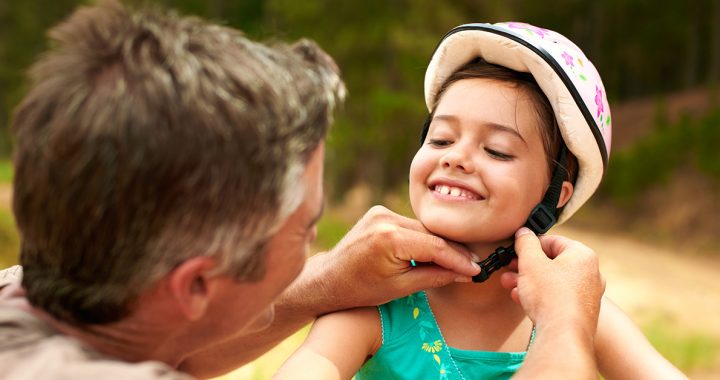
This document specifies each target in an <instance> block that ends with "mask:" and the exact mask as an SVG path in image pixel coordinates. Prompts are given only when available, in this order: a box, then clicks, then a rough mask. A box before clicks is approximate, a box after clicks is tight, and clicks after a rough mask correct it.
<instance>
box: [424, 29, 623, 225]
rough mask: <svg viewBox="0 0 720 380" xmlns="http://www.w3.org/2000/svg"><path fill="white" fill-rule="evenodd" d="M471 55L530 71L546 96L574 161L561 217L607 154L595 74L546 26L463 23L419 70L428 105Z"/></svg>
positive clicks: (595, 181) (587, 188) (581, 196)
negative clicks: (575, 169) (574, 177)
mask: <svg viewBox="0 0 720 380" xmlns="http://www.w3.org/2000/svg"><path fill="white" fill-rule="evenodd" d="M477 57H480V58H482V59H483V60H485V61H487V62H489V63H492V64H495V65H499V66H504V67H507V68H509V69H512V70H515V71H520V72H528V73H530V74H532V76H533V77H534V78H535V81H536V82H537V83H538V85H539V86H540V88H541V89H542V91H543V92H544V93H545V96H547V98H548V100H549V101H550V104H551V105H552V108H553V111H554V113H555V118H556V119H557V123H558V126H559V127H560V133H561V135H562V138H563V140H564V142H565V145H566V146H567V148H568V149H569V150H570V151H571V152H572V153H573V154H574V155H575V157H577V160H578V166H579V167H578V175H577V180H576V182H575V191H574V192H573V195H572V197H571V198H570V200H569V201H568V203H567V204H566V205H565V207H564V208H563V209H562V212H561V214H560V215H559V216H558V218H557V219H558V220H557V223H562V222H564V221H566V220H567V219H568V218H570V216H572V215H573V214H574V213H575V211H577V210H578V209H579V208H580V206H582V204H583V203H585V202H586V201H587V200H588V199H589V198H590V196H591V195H592V194H593V193H594V192H595V190H596V189H597V187H598V185H599V184H600V180H601V179H602V176H603V173H604V172H605V168H606V167H607V163H608V156H609V155H610V138H611V122H610V107H609V106H608V102H607V96H606V93H605V87H604V86H603V84H602V81H601V80H600V75H599V74H598V72H597V70H596V69H595V67H594V66H593V64H592V63H590V61H589V60H588V59H587V57H585V54H583V52H582V51H581V50H580V48H578V47H577V46H576V45H575V44H574V43H572V42H571V41H570V40H568V39H567V38H565V37H563V36H562V35H560V34H558V33H556V32H553V31H551V30H547V29H542V28H538V27H535V26H532V25H529V24H525V23H518V22H505V23H498V24H465V25H461V26H458V27H456V28H454V29H452V30H451V31H450V32H448V33H447V34H446V35H445V36H444V37H443V38H442V40H441V41H440V44H439V45H438V47H437V48H436V49H435V53H434V54H433V57H432V59H431V61H430V64H429V66H428V68H427V72H426V73H425V103H426V105H427V107H428V110H430V111H431V112H432V106H433V104H435V101H436V99H435V98H436V96H437V93H438V90H439V89H440V86H442V84H443V83H444V82H445V81H446V80H447V78H448V77H450V75H452V74H453V73H454V72H455V71H457V70H458V69H460V68H461V67H462V66H463V65H465V64H467V63H468V62H470V61H471V60H473V59H475V58H477ZM548 228H549V227H548Z"/></svg>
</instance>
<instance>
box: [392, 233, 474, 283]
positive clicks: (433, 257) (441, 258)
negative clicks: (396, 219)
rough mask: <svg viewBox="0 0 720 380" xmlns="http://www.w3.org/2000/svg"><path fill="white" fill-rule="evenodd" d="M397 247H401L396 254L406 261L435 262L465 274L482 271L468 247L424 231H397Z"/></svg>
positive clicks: (469, 274)
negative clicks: (451, 243) (471, 256)
mask: <svg viewBox="0 0 720 380" xmlns="http://www.w3.org/2000/svg"><path fill="white" fill-rule="evenodd" d="M397 233H398V235H397V236H396V237H395V238H396V239H397V240H396V243H397V244H396V245H395V246H396V247H398V248H401V249H399V250H398V251H397V252H395V255H396V257H397V258H399V259H401V260H405V261H410V260H415V262H424V263H430V262H432V263H435V264H436V265H438V266H440V267H442V268H444V269H447V270H451V271H453V272H455V273H456V274H459V275H463V276H474V275H476V274H478V273H480V267H479V266H478V265H477V264H476V263H475V262H473V261H472V259H471V258H470V253H469V252H468V251H467V249H465V248H463V247H462V246H460V245H457V244H456V245H450V244H449V243H447V242H446V241H445V240H443V239H441V238H439V237H437V236H434V235H428V234H425V233H422V232H415V231H410V230H402V231H397Z"/></svg>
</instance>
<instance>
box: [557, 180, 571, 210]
mask: <svg viewBox="0 0 720 380" xmlns="http://www.w3.org/2000/svg"><path fill="white" fill-rule="evenodd" d="M573 190H574V187H573V184H572V183H570V181H563V184H562V189H561V190H560V199H558V204H557V207H558V208H560V207H563V206H565V204H566V203H568V201H569V200H570V197H572V194H573Z"/></svg>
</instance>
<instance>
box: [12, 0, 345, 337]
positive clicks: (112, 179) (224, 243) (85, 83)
mask: <svg viewBox="0 0 720 380" xmlns="http://www.w3.org/2000/svg"><path fill="white" fill-rule="evenodd" d="M50 37H51V38H52V39H53V40H54V41H55V44H54V48H53V49H51V51H49V52H48V53H46V54H45V55H44V56H43V57H42V58H41V59H40V60H39V61H38V62H37V63H36V64H35V65H34V67H33V68H32V70H31V75H32V77H33V79H34V83H33V86H32V88H31V89H30V91H29V93H28V95H27V96H26V97H25V99H24V100H23V102H22V103H21V104H20V105H19V106H18V108H17V109H16V112H15V115H14V120H13V124H12V130H13V133H14V134H15V138H16V151H15V179H14V200H13V209H14V212H15V215H16V219H17V224H18V227H19V230H20V232H21V236H22V248H21V257H20V261H21V264H22V265H23V267H24V277H23V286H24V287H25V289H26V290H27V294H28V300H29V301H30V302H31V303H32V304H33V305H35V306H36V307H39V308H42V309H44V310H46V311H47V312H49V313H50V314H52V315H53V316H55V317H56V318H59V319H62V320H67V321H71V322H77V323H109V322H112V321H116V320H119V319H121V318H122V317H124V316H125V315H127V314H128V313H129V312H130V311H131V309H132V303H133V301H134V300H135V298H136V296H137V294H138V293H139V292H140V291H142V290H143V289H145V288H147V287H148V286H150V285H151V284H152V283H153V282H154V281H156V280H157V279H158V278H160V277H162V276H163V275H165V274H166V273H168V272H169V271H171V270H172V269H173V268H174V267H176V266H177V265H178V264H180V263H182V262H183V261H185V260H187V259H189V258H191V257H194V256H201V255H202V256H213V257H217V258H218V259H219V261H220V262H221V263H222V265H221V268H220V269H219V271H221V272H224V273H229V274H231V275H233V276H235V278H237V279H238V280H249V281H253V280H258V279H260V278H262V277H263V275H264V260H263V259H264V254H263V249H264V246H265V244H266V243H267V241H268V240H269V239H270V237H271V236H272V235H273V234H274V233H275V232H276V231H277V230H278V229H279V227H280V226H281V225H282V223H283V222H284V221H285V220H286V219H287V217H288V215H290V214H291V213H292V212H293V211H294V210H295V209H296V208H297V207H298V205H299V204H300V202H301V200H302V198H303V191H304V189H303V188H302V187H301V186H297V185H296V184H297V183H299V182H301V181H300V177H301V175H302V173H303V172H304V168H305V166H306V164H307V162H308V160H309V157H310V154H311V153H312V151H314V149H315V148H316V147H317V146H318V145H319V144H320V143H321V142H322V140H323V139H324V138H325V135H326V133H327V130H328V128H329V125H330V124H331V119H332V113H333V109H334V108H335V106H336V104H337V103H338V102H341V101H342V99H343V97H344V91H345V90H344V85H343V83H342V81H341V79H340V77H339V74H338V70H337V67H336V66H335V64H334V62H333V61H332V59H331V58H330V57H329V56H327V54H325V53H324V52H323V51H322V50H320V49H319V48H318V47H317V46H316V45H315V44H314V43H312V42H310V41H300V42H298V43H296V44H294V45H292V46H287V45H282V44H278V45H276V46H268V45H264V44H260V43H256V42H253V41H250V40H248V39H247V38H245V37H243V35H242V34H241V33H240V32H238V31H236V30H233V29H231V28H228V27H223V26H218V25H214V24H211V23H207V22H204V21H202V20H200V19H197V18H192V17H180V16H178V15H176V14H174V13H170V14H163V13H162V12H160V11H139V12H130V11H128V10H127V9H125V8H124V7H123V6H121V5H119V4H117V3H115V2H103V3H101V4H100V5H97V6H94V7H89V8H81V9H79V10H78V11H76V12H75V13H74V14H73V15H72V16H71V17H70V18H69V19H68V20H67V21H65V22H63V23H62V24H60V25H59V26H57V27H55V28H54V29H52V30H51V31H50Z"/></svg>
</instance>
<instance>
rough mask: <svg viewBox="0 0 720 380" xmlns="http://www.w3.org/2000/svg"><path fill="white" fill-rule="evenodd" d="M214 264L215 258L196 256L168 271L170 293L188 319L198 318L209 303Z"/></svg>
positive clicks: (215, 263)
mask: <svg viewBox="0 0 720 380" xmlns="http://www.w3.org/2000/svg"><path fill="white" fill-rule="evenodd" d="M216 265H217V262H216V261H215V259H213V258H211V257H206V256H198V257H193V258H191V259H188V260H185V261H183V262H182V263H181V264H180V265H178V266H177V267H176V268H175V269H174V270H173V271H172V272H170V279H169V280H170V281H169V285H168V286H169V290H170V293H171V294H172V296H173V297H174V299H175V302H176V303H177V307H178V309H179V310H180V311H182V312H183V314H184V315H185V317H186V318H187V319H188V320H192V321H194V320H197V319H200V318H201V317H202V316H203V315H204V314H205V311H206V310H207V307H208V304H209V303H210V294H209V292H208V285H209V284H208V281H209V280H210V272H211V271H212V270H213V269H214V268H215V267H216Z"/></svg>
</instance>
